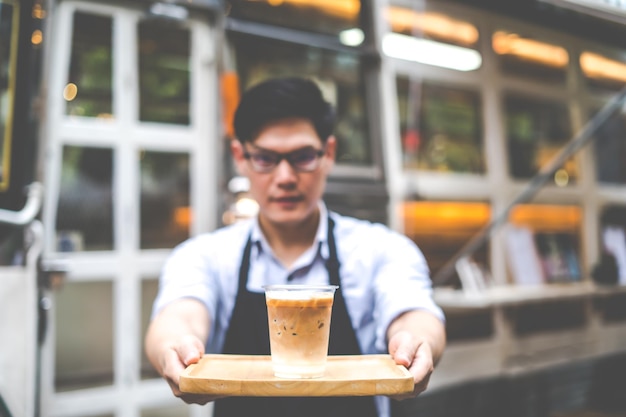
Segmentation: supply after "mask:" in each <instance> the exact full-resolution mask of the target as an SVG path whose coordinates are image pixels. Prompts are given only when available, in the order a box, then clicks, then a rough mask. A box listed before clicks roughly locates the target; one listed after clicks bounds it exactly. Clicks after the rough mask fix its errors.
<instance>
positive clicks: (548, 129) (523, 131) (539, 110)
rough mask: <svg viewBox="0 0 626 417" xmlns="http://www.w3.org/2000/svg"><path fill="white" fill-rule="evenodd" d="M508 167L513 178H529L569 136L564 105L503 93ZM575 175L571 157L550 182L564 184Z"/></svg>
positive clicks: (568, 139)
mask: <svg viewBox="0 0 626 417" xmlns="http://www.w3.org/2000/svg"><path fill="white" fill-rule="evenodd" d="M504 111H505V119H506V135H507V143H508V152H509V169H510V172H511V175H512V176H513V177H514V178H524V179H527V178H531V177H533V176H534V175H535V174H537V173H538V172H539V170H540V169H541V168H542V167H543V166H545V165H546V164H547V163H549V162H550V161H551V160H552V158H553V157H554V156H555V155H556V154H557V153H558V152H559V151H560V150H561V148H562V147H563V146H565V145H566V144H567V143H568V142H569V141H570V139H571V124H570V117H569V112H568V109H567V106H566V105H565V104H564V103H561V102H556V101H548V100H542V99H538V98H534V97H533V98H530V97H524V96H522V95H518V94H514V93H508V94H506V95H505V97H504ZM577 176H578V168H577V165H576V162H575V160H574V159H573V158H571V159H570V160H568V161H567V162H566V163H565V164H564V166H563V167H562V168H561V169H559V170H557V172H556V173H555V175H554V183H555V184H556V185H559V186H564V185H567V184H569V183H571V182H573V181H575V179H576V178H577Z"/></svg>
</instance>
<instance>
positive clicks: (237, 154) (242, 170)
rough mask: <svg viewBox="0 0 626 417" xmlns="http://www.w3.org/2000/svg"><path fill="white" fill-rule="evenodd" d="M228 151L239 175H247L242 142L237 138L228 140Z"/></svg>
mask: <svg viewBox="0 0 626 417" xmlns="http://www.w3.org/2000/svg"><path fill="white" fill-rule="evenodd" d="M230 152H231V153H232V155H233V161H234V162H235V167H236V168H237V172H238V173H239V175H244V176H245V175H247V173H248V172H247V166H248V164H246V158H245V157H244V155H243V154H244V149H243V144H242V143H241V142H239V141H238V140H237V139H232V140H231V141H230Z"/></svg>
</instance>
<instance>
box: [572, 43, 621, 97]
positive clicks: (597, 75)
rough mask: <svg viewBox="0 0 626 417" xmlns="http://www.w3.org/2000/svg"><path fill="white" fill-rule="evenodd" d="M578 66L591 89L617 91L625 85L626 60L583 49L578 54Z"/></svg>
mask: <svg viewBox="0 0 626 417" xmlns="http://www.w3.org/2000/svg"><path fill="white" fill-rule="evenodd" d="M579 62H580V68H581V70H582V72H583V75H584V77H585V80H586V81H587V85H588V86H589V87H590V88H591V89H592V90H599V91H600V92H601V91H603V90H605V91H606V90H608V91H619V90H621V89H622V88H624V87H625V86H626V62H621V61H616V60H614V59H611V58H607V57H605V56H603V55H600V54H596V53H593V52H589V51H585V52H583V53H582V54H580V60H579Z"/></svg>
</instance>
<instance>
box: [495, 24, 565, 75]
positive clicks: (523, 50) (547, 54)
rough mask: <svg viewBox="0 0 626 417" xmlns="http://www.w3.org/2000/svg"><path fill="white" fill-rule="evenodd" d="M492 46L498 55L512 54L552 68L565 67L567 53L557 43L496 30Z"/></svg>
mask: <svg viewBox="0 0 626 417" xmlns="http://www.w3.org/2000/svg"><path fill="white" fill-rule="evenodd" d="M492 47H493V50H494V52H495V53H497V54H498V55H512V56H515V57H518V58H521V59H524V60H527V61H532V62H535V63H537V64H542V65H545V66H549V67H553V68H565V67H566V66H567V63H568V62H569V54H568V53H567V51H566V50H565V48H562V47H560V46H557V45H552V44H549V43H546V42H541V41H537V40H534V39H528V38H523V37H521V36H520V35H518V34H516V33H509V32H503V31H498V32H496V33H494V34H493V38H492Z"/></svg>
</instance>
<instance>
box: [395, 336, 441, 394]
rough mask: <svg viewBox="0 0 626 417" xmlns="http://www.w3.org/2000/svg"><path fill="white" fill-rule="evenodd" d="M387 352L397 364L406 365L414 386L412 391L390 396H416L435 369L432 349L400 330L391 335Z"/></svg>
mask: <svg viewBox="0 0 626 417" xmlns="http://www.w3.org/2000/svg"><path fill="white" fill-rule="evenodd" d="M389 353H390V354H391V357H392V358H393V360H394V361H395V362H396V363H397V364H398V365H403V366H404V367H406V368H407V369H408V370H409V372H410V373H411V375H413V381H414V383H415V386H414V387H413V392H410V393H407V394H402V395H396V396H394V397H392V398H394V399H396V400H404V399H407V398H413V397H416V396H417V395H418V394H420V393H421V392H423V391H425V390H426V388H427V387H428V381H429V380H430V374H432V372H433V370H434V369H435V364H434V362H433V353H432V349H431V348H430V346H429V345H428V343H426V342H424V341H421V340H417V339H415V338H413V337H412V335H411V333H409V332H408V331H400V332H398V333H396V334H395V335H393V337H392V338H391V340H390V341H389Z"/></svg>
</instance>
